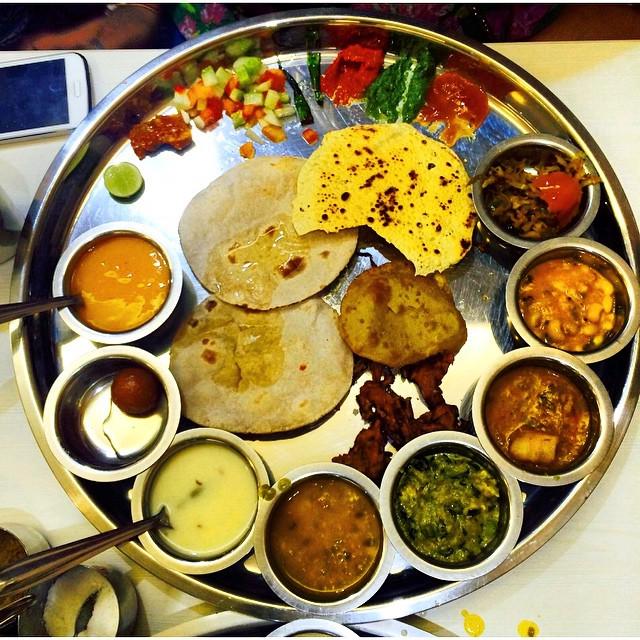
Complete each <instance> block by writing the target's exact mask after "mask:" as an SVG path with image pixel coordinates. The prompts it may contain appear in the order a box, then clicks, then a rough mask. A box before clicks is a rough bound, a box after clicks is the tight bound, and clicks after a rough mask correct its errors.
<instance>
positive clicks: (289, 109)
mask: <svg viewBox="0 0 640 640" xmlns="http://www.w3.org/2000/svg"><path fill="white" fill-rule="evenodd" d="M274 113H275V114H276V115H277V116H278V118H288V117H290V116H295V115H296V108H295V107H294V106H293V105H292V104H287V105H285V106H284V107H280V108H279V109H275V110H274Z"/></svg>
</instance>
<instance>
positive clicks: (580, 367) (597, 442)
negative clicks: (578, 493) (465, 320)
mask: <svg viewBox="0 0 640 640" xmlns="http://www.w3.org/2000/svg"><path fill="white" fill-rule="evenodd" d="M520 365H537V366H541V367H545V368H552V369H557V370H558V371H559V372H560V373H564V374H566V375H568V376H569V377H570V378H572V380H573V381H574V382H575V383H576V384H577V385H578V387H579V388H580V389H581V391H582V392H583V394H584V396H585V399H586V400H587V403H588V405H589V409H590V411H591V420H592V425H591V428H592V429H595V433H592V436H591V442H590V445H589V447H588V449H587V452H586V454H585V455H584V456H583V457H582V459H581V460H578V461H577V462H576V464H574V465H571V466H569V467H568V468H567V469H566V470H565V471H553V472H549V473H542V472H541V473H536V472H533V471H529V470H527V469H524V468H522V467H521V466H519V465H517V464H516V463H515V462H513V461H512V460H510V459H507V458H506V457H505V455H504V454H503V453H502V452H501V451H500V449H498V447H497V446H496V445H495V444H494V443H493V440H492V438H491V436H490V435H489V432H488V431H487V426H486V423H485V417H484V404H485V400H486V397H487V394H488V392H489V390H490V388H491V385H492V384H493V382H494V381H495V380H496V379H497V378H498V377H499V376H500V375H501V374H502V373H505V372H506V371H507V370H509V369H511V368H513V367H516V366H520ZM472 415H473V427H474V429H475V431H476V433H477V434H478V439H479V440H480V443H481V444H482V446H483V448H484V449H485V451H486V452H487V454H488V455H489V457H490V458H491V459H492V460H493V461H494V462H495V463H496V465H498V467H500V468H501V469H502V470H503V471H505V472H506V473H509V474H511V475H513V476H514V477H515V478H517V479H518V480H522V481H523V482H528V483H529V484H533V485H539V486H544V487H556V486H560V485H565V484H570V483H572V482H577V481H578V480H581V479H582V478H584V477H585V476H586V475H587V474H589V473H591V471H593V470H594V469H596V468H597V467H598V466H599V465H600V463H601V462H602V460H603V459H604V457H605V456H606V454H607V452H608V451H609V447H610V446H611V443H612V442H613V433H614V427H613V406H612V404H611V399H610V398H609V394H608V393H607V390H606V388H605V387H604V385H603V384H602V382H601V381H600V378H598V376H597V375H596V374H595V373H594V372H593V370H592V369H590V368H589V367H588V366H587V365H586V364H584V362H582V361H581V360H579V359H578V358H576V357H575V356H572V355H570V354H568V353H565V352H564V351H560V350H559V349H551V348H549V347H524V348H522V349H516V350H515V351H510V352H509V353H506V354H504V355H503V356H502V358H500V359H499V360H498V362H497V363H496V364H495V366H493V367H492V368H491V369H489V370H488V371H487V372H486V373H485V374H484V375H483V376H482V377H481V378H480V379H479V380H478V383H477V384H476V387H475V389H474V392H473V401H472Z"/></svg>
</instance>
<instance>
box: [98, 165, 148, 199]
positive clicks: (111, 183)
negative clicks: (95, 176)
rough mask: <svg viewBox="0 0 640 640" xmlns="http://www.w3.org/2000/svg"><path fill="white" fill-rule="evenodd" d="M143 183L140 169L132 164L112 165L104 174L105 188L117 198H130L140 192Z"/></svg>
mask: <svg viewBox="0 0 640 640" xmlns="http://www.w3.org/2000/svg"><path fill="white" fill-rule="evenodd" d="M143 183H144V180H143V179H142V174H141V173H140V171H139V170H138V167H136V166H135V165H133V164H131V163H130V162H121V163H120V164H112V165H111V166H109V167H107V169H106V170H105V172H104V186H105V187H106V188H107V191H108V192H109V193H110V194H111V195H112V196H115V197H116V198H130V197H131V196H133V195H135V194H136V193H138V191H140V189H141V188H142V185H143Z"/></svg>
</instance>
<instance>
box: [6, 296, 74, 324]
mask: <svg viewBox="0 0 640 640" xmlns="http://www.w3.org/2000/svg"><path fill="white" fill-rule="evenodd" d="M78 302H80V298H79V297H78V296H59V297H58V298H47V299H46V300H33V301H32V302H12V303H10V304H0V324H1V323H4V322H10V321H11V320H17V319H18V318H24V317H25V316H31V315H33V314H35V313H41V312H42V311H51V310H52V309H60V308H62V307H68V306H70V305H72V304H77V303H78Z"/></svg>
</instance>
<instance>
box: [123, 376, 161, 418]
mask: <svg viewBox="0 0 640 640" xmlns="http://www.w3.org/2000/svg"><path fill="white" fill-rule="evenodd" d="M111 399H112V400H113V402H115V404H116V406H117V407H118V408H119V409H121V410H122V411H124V413H126V414H128V415H132V416H139V415H143V414H145V413H150V412H151V411H153V409H155V408H156V407H157V406H158V402H159V400H160V381H159V380H158V378H157V376H156V375H155V374H154V373H152V372H151V371H149V370H148V369H145V368H143V367H126V368H125V369H121V370H120V371H118V373H117V374H116V375H115V377H114V378H113V382H112V383H111Z"/></svg>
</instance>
